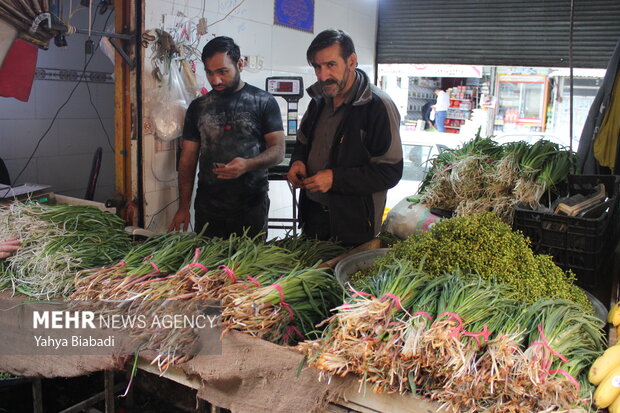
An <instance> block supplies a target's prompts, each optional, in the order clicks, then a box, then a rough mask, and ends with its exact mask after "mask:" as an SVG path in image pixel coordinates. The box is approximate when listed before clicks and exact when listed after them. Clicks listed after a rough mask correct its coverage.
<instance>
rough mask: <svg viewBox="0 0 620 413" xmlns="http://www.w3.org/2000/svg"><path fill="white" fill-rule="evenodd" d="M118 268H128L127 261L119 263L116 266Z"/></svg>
mask: <svg viewBox="0 0 620 413" xmlns="http://www.w3.org/2000/svg"><path fill="white" fill-rule="evenodd" d="M116 266H117V267H121V268H123V267H125V266H127V263H125V261H119V262H118V263H117V264H116Z"/></svg>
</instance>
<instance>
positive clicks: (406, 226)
mask: <svg viewBox="0 0 620 413" xmlns="http://www.w3.org/2000/svg"><path fill="white" fill-rule="evenodd" d="M408 199H409V197H408V198H404V199H402V200H401V201H400V202H399V203H398V204H396V206H394V208H392V209H391V210H390V212H389V213H388V215H387V217H386V219H385V221H384V222H383V228H382V230H383V231H384V232H389V233H391V234H393V235H395V236H397V237H398V238H400V239H406V238H407V237H409V236H411V235H413V234H416V233H421V232H425V231H428V229H429V228H430V227H431V226H432V225H433V224H434V223H435V222H438V221H439V220H441V217H440V216H438V215H435V214H432V213H431V211H430V209H428V208H427V207H426V206H425V205H424V204H421V203H420V202H417V201H415V202H412V201H408Z"/></svg>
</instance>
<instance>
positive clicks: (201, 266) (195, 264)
mask: <svg viewBox="0 0 620 413" xmlns="http://www.w3.org/2000/svg"><path fill="white" fill-rule="evenodd" d="M191 267H198V268H200V269H201V270H203V271H204V272H205V274H206V273H208V272H209V269H208V268H207V267H205V266H204V265H202V264H201V263H199V262H192V263H191V264H187V265H186V266H185V267H183V268H181V269H180V270H179V272H181V271H183V270H185V269H187V268H191Z"/></svg>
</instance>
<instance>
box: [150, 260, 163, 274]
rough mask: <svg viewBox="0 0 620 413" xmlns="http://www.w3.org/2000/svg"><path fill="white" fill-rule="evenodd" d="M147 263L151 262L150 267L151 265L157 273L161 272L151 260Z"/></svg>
mask: <svg viewBox="0 0 620 413" xmlns="http://www.w3.org/2000/svg"><path fill="white" fill-rule="evenodd" d="M149 264H151V267H153V268H154V269H155V271H156V272H157V274H161V272H160V271H159V268H158V267H157V265H156V264H155V263H154V262H153V261H149Z"/></svg>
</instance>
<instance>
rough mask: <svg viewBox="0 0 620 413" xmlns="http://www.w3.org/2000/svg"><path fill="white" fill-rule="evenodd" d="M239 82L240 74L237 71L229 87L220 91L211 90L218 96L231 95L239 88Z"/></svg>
mask: <svg viewBox="0 0 620 413" xmlns="http://www.w3.org/2000/svg"><path fill="white" fill-rule="evenodd" d="M240 82H241V74H240V73H239V71H238V70H237V73H235V77H234V78H233V80H232V82H231V83H230V85H228V86H226V87H224V89H222V90H215V89H213V92H215V93H217V94H218V95H232V94H233V93H234V92H235V91H236V90H237V88H238V87H239V83H240Z"/></svg>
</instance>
